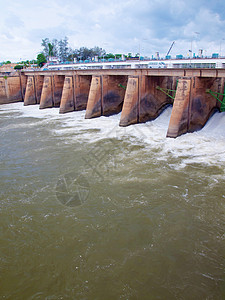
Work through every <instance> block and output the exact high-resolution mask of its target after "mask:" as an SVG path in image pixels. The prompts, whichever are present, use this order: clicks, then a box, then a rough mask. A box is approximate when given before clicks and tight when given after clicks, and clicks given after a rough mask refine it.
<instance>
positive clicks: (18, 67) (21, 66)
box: [14, 65, 23, 70]
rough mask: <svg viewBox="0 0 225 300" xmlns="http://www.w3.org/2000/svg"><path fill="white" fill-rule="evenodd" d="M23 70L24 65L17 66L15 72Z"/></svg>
mask: <svg viewBox="0 0 225 300" xmlns="http://www.w3.org/2000/svg"><path fill="white" fill-rule="evenodd" d="M21 69H23V65H16V66H15V67H14V70H21Z"/></svg>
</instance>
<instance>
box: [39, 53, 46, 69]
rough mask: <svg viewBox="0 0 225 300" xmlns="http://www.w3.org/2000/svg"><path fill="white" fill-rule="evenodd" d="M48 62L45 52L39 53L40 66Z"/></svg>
mask: <svg viewBox="0 0 225 300" xmlns="http://www.w3.org/2000/svg"><path fill="white" fill-rule="evenodd" d="M46 62H47V59H46V57H45V55H44V54H43V53H40V54H38V56H37V64H38V66H39V67H42V66H43V65H44V64H45V63H46Z"/></svg>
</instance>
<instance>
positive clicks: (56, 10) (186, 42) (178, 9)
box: [0, 0, 225, 61]
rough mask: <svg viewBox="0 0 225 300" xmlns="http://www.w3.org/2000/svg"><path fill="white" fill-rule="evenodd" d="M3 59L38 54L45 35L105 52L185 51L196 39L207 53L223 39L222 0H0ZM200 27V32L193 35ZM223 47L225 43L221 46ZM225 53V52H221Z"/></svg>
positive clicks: (196, 45) (224, 13) (0, 52)
mask: <svg viewBox="0 0 225 300" xmlns="http://www.w3.org/2000/svg"><path fill="white" fill-rule="evenodd" d="M0 5H1V19H0V41H1V47H0V61H2V60H6V59H10V60H12V61H17V60H19V59H20V58H22V59H32V58H36V56H37V53H38V52H39V51H41V40H42V39H43V38H46V37H48V38H50V39H53V38H57V39H61V38H63V37H64V36H68V38H69V44H70V45H71V47H76V48H78V47H82V46H87V47H93V46H95V45H97V46H100V47H103V48H105V49H106V51H107V52H116V53H120V52H123V53H128V52H132V53H137V52H138V51H139V48H140V50H141V53H142V54H145V55H149V56H150V57H151V56H152V55H154V54H155V52H156V51H159V52H160V53H161V55H165V54H166V52H167V51H168V49H169V47H170V45H171V43H172V41H173V40H175V41H176V43H175V45H174V48H173V50H172V54H173V55H175V54H184V55H186V53H187V51H188V49H189V48H190V44H191V41H192V47H193V51H194V52H197V51H198V48H204V49H205V50H207V54H208V55H210V54H211V53H212V52H218V51H219V49H220V43H221V41H223V38H225V35H224V33H223V32H224V28H225V4H224V2H223V1H222V0H214V1H211V0H208V1H206V0H198V1H195V0H189V1H188V2H187V1H184V0H124V1H119V0H115V1H109V0H105V1H104V0H99V1H92V0H83V1H77V0H75V1H73V0H48V1H44V0H39V1H37V2H36V1H30V0H29V1H28V0H21V1H16V3H15V1H13V0H8V1H7V2H5V1H3V0H0ZM195 32H199V34H195ZM222 48H223V47H222ZM223 54H224V55H225V51H224V53H223Z"/></svg>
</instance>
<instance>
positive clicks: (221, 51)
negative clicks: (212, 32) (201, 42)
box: [219, 39, 225, 57]
mask: <svg viewBox="0 0 225 300" xmlns="http://www.w3.org/2000/svg"><path fill="white" fill-rule="evenodd" d="M222 41H225V39H222V40H221V41H220V54H219V55H220V57H222V51H221V47H222Z"/></svg>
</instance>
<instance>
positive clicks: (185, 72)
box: [21, 68, 225, 78]
mask: <svg viewBox="0 0 225 300" xmlns="http://www.w3.org/2000/svg"><path fill="white" fill-rule="evenodd" d="M21 73H22V74H24V75H27V76H29V75H30V76H31V75H43V76H51V75H67V76H72V75H127V76H129V75H132V76H135V75H137V76H140V75H146V76H179V77H214V78H218V77H225V69H169V68H168V69H97V70H94V69H92V70H54V71H26V70H24V71H22V72H21Z"/></svg>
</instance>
